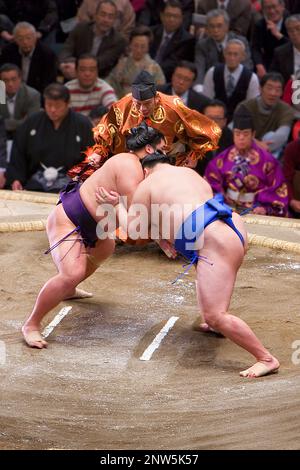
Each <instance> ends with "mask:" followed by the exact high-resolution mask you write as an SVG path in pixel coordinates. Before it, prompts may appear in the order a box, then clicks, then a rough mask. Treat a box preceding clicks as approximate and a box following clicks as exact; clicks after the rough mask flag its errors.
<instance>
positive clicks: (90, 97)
mask: <svg viewBox="0 0 300 470" xmlns="http://www.w3.org/2000/svg"><path fill="white" fill-rule="evenodd" d="M65 86H66V87H67V88H68V89H69V92H70V97H71V99H70V107H71V108H72V109H73V110H74V111H76V112H78V113H81V114H84V115H85V116H88V115H89V113H90V111H91V110H92V109H94V108H96V107H97V106H100V105H102V106H107V107H110V106H111V105H112V104H113V103H114V102H115V101H117V97H116V94H115V91H114V89H113V88H112V87H111V86H110V85H109V84H108V83H107V82H106V81H104V80H101V78H97V80H96V82H95V84H94V85H93V87H92V88H90V89H88V90H86V89H84V88H81V87H80V84H79V81H78V79H77V78H75V79H74V80H71V81H69V82H67V83H66V84H65Z"/></svg>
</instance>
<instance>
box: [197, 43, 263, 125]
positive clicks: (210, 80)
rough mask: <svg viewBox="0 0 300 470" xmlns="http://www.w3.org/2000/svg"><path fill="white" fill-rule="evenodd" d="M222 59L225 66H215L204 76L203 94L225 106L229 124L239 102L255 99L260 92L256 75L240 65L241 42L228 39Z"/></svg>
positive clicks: (243, 50) (241, 58) (242, 52)
mask: <svg viewBox="0 0 300 470" xmlns="http://www.w3.org/2000/svg"><path fill="white" fill-rule="evenodd" d="M224 57H225V64H217V65H216V66H215V67H212V68H211V69H209V71H208V72H207V74H206V75H205V78H204V85H203V93H204V94H205V95H206V96H208V97H209V98H211V99H215V98H216V99H218V100H221V101H223V103H225V104H226V107H227V114H228V120H229V122H230V121H231V119H232V116H233V113H234V110H235V108H236V107H237V106H238V105H239V104H240V102H241V101H243V100H250V99H252V98H255V97H256V96H258V95H259V93H260V90H259V81H258V78H257V75H256V74H255V73H253V72H251V71H250V70H249V69H247V67H245V66H244V65H241V62H242V61H243V60H244V58H245V44H244V43H243V42H241V41H240V40H239V39H230V40H229V41H228V42H227V44H226V46H225V50H224Z"/></svg>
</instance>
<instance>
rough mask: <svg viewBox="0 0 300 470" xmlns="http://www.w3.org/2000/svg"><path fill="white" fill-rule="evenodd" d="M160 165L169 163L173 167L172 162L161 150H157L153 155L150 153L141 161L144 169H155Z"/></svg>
mask: <svg viewBox="0 0 300 470" xmlns="http://www.w3.org/2000/svg"><path fill="white" fill-rule="evenodd" d="M158 163H168V164H169V165H171V164H172V160H171V158H169V157H168V156H167V155H165V154H164V153H162V152H160V151H159V150H156V151H155V152H153V153H149V154H148V155H147V156H146V157H145V158H143V159H142V160H141V164H142V167H143V168H153V167H155V165H157V164H158Z"/></svg>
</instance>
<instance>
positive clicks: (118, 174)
mask: <svg viewBox="0 0 300 470" xmlns="http://www.w3.org/2000/svg"><path fill="white" fill-rule="evenodd" d="M143 179H144V175H143V170H142V166H141V164H140V161H139V159H138V157H137V156H136V155H134V154H133V153H120V154H118V155H115V156H113V157H111V158H110V159H109V160H107V161H106V162H105V163H104V165H103V166H102V167H101V168H99V170H97V171H95V173H93V174H92V175H91V176H90V177H89V178H88V179H87V180H86V181H85V182H84V183H83V184H82V185H81V187H80V196H81V199H82V201H83V203H84V205H85V207H86V208H87V210H88V211H89V213H90V214H91V216H92V217H93V218H94V219H95V220H96V221H98V220H99V217H97V214H96V213H97V209H98V206H99V204H98V203H97V201H96V198H95V193H96V190H97V188H99V187H100V186H105V188H106V189H107V191H117V192H118V193H119V194H120V195H121V196H127V197H128V203H129V204H130V202H131V198H132V195H133V193H134V191H135V189H136V188H137V186H138V184H139V183H140V182H141V181H142V180H143Z"/></svg>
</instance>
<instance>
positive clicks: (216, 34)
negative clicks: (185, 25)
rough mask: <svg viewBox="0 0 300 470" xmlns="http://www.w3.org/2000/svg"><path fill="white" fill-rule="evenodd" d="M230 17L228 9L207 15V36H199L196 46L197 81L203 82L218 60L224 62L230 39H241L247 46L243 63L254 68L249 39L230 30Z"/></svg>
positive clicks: (214, 11)
mask: <svg viewBox="0 0 300 470" xmlns="http://www.w3.org/2000/svg"><path fill="white" fill-rule="evenodd" d="M229 24H230V18H229V15H228V13H227V12H226V10H221V9H216V10H211V11H210V12H209V13H207V15H206V36H205V37H202V38H199V39H198V41H197V43H196V48H195V64H196V65H197V69H198V78H197V83H198V84H200V83H203V80H204V76H205V74H206V72H207V71H208V70H209V69H210V68H211V67H213V66H214V65H216V64H217V63H218V62H220V63H223V62H224V48H225V46H226V44H227V42H228V41H229V40H230V39H240V40H241V41H242V42H243V43H244V44H245V48H246V57H245V60H244V61H243V65H245V66H246V67H248V68H249V69H250V70H252V69H253V62H252V59H251V51H250V48H249V44H248V41H247V39H246V38H245V37H244V36H241V35H239V34H237V33H236V32H234V31H229Z"/></svg>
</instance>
